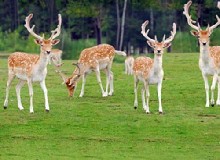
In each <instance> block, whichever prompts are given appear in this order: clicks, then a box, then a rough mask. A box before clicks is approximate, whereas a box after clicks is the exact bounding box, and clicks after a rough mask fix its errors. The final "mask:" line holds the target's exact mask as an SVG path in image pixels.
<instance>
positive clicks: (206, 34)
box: [183, 1, 220, 46]
mask: <svg viewBox="0 0 220 160" xmlns="http://www.w3.org/2000/svg"><path fill="white" fill-rule="evenodd" d="M191 4H192V1H189V2H188V3H187V4H185V5H184V7H183V8H184V11H183V14H184V15H185V16H186V18H187V23H188V25H189V26H190V27H192V28H193V29H195V30H193V31H191V34H192V35H193V36H195V37H197V38H198V40H199V43H200V46H206V45H207V46H208V45H209V40H210V36H211V34H212V32H213V30H214V29H215V28H216V27H217V26H218V25H219V24H220V18H219V17H218V16H217V15H216V19H217V22H216V24H214V25H212V26H211V27H210V26H209V25H208V26H207V28H206V29H205V30H202V29H201V27H200V25H199V23H198V25H197V26H196V25H195V23H196V21H194V20H192V18H191V15H189V7H190V6H191Z"/></svg>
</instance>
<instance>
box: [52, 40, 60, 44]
mask: <svg viewBox="0 0 220 160" xmlns="http://www.w3.org/2000/svg"><path fill="white" fill-rule="evenodd" d="M59 42H60V40H59V39H53V40H52V42H51V43H52V45H56V44H58V43H59Z"/></svg>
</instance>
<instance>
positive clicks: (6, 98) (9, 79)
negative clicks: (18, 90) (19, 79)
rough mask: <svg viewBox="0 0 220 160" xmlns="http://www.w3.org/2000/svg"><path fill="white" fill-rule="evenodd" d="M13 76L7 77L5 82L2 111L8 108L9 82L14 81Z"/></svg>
mask: <svg viewBox="0 0 220 160" xmlns="http://www.w3.org/2000/svg"><path fill="white" fill-rule="evenodd" d="M14 77H15V75H9V76H8V81H7V86H6V96H5V102H4V109H7V107H8V96H9V89H10V86H11V82H12V80H13V79H14Z"/></svg>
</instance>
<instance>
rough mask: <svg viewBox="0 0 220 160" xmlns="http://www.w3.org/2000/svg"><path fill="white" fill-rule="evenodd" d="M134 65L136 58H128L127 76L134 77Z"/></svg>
mask: <svg viewBox="0 0 220 160" xmlns="http://www.w3.org/2000/svg"><path fill="white" fill-rule="evenodd" d="M133 65H134V57H132V56H128V57H127V58H126V59H125V74H128V75H132V74H133V69H132V68H133Z"/></svg>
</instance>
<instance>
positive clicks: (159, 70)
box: [133, 20, 176, 114]
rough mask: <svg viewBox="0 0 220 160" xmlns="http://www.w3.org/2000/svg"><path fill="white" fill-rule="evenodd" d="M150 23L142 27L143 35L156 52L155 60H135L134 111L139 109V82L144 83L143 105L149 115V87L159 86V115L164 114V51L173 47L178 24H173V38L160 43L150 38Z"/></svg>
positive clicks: (145, 23)
mask: <svg viewBox="0 0 220 160" xmlns="http://www.w3.org/2000/svg"><path fill="white" fill-rule="evenodd" d="M148 23H149V21H148V20H146V21H145V22H144V23H143V24H142V26H141V29H142V30H141V34H142V35H143V36H144V37H145V38H146V39H147V44H148V45H149V46H150V47H151V48H153V50H154V58H153V59H152V58H150V57H145V56H141V57H137V58H136V59H135V60H134V66H133V75H134V95H135V97H134V109H137V107H138V99H137V88H138V84H139V81H142V82H143V88H142V91H141V95H142V105H143V109H144V110H145V111H146V113H147V114H149V113H150V109H149V97H150V91H149V85H157V91H158V101H159V114H163V108H162V102H161V89H162V82H163V76H164V71H163V67H162V59H163V54H164V49H165V48H168V47H169V46H171V42H172V41H173V39H174V37H175V34H176V23H173V30H172V31H171V36H170V37H169V38H167V39H166V38H165V35H164V36H163V40H162V41H161V42H159V41H158V40H157V36H155V38H154V39H152V38H150V37H149V36H148V33H149V31H150V30H149V29H148V30H147V31H146V32H145V28H146V26H147V25H148Z"/></svg>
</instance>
